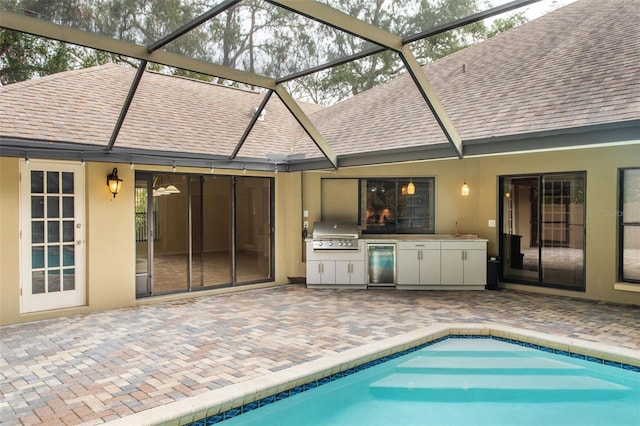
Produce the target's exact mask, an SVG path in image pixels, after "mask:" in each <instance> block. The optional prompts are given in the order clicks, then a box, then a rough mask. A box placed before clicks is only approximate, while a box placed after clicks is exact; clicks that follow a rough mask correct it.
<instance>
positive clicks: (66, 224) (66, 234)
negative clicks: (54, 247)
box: [62, 220, 73, 243]
mask: <svg viewBox="0 0 640 426" xmlns="http://www.w3.org/2000/svg"><path fill="white" fill-rule="evenodd" d="M62 241H63V242H65V243H67V242H70V241H73V221H72V220H65V221H63V222H62Z"/></svg>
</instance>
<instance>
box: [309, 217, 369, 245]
mask: <svg viewBox="0 0 640 426" xmlns="http://www.w3.org/2000/svg"><path fill="white" fill-rule="evenodd" d="M359 238H360V230H359V229H358V225H356V224H354V223H334V222H316V223H314V224H313V249H314V250H358V239H359Z"/></svg>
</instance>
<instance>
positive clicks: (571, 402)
mask: <svg viewBox="0 0 640 426" xmlns="http://www.w3.org/2000/svg"><path fill="white" fill-rule="evenodd" d="M451 337H461V336H451ZM465 337H467V338H444V339H437V340H435V341H432V342H429V343H427V344H425V345H422V346H418V347H417V348H414V349H411V350H408V351H404V352H401V353H400V354H394V355H391V356H388V357H385V358H382V359H381V360H376V361H372V362H370V363H367V364H364V365H361V366H358V367H355V368H352V369H348V370H346V371H345V372H344V373H340V374H337V375H333V376H329V377H325V378H322V379H320V380H315V381H312V382H310V383H307V384H305V385H302V386H297V387H295V388H293V389H292V390H289V391H286V392H280V393H278V394H276V395H269V396H267V397H265V398H262V399H260V400H257V401H253V402H251V403H248V404H245V405H243V406H242V407H236V408H232V409H231V410H227V411H225V412H223V413H219V414H216V415H213V416H209V417H208V418H206V419H202V420H199V421H196V422H193V423H192V425H194V426H195V425H209V424H215V423H218V422H221V421H224V423H223V424H224V425H225V426H234V425H236V426H237V425H361V424H362V425H390V424H393V425H413V424H420V425H424V424H429V425H451V426H455V425H514V424H516V425H540V424H545V425H605V424H606V425H640V369H638V368H637V367H632V366H623V365H620V364H616V363H608V362H607V363H605V362H604V361H603V360H601V359H589V357H586V356H581V355H577V354H569V353H568V352H566V353H564V352H563V351H556V352H559V354H558V353H552V352H553V350H551V349H547V348H544V347H543V348H541V349H536V348H534V347H533V346H535V345H528V344H514V343H511V342H509V341H506V340H505V339H501V338H489V337H488V336H474V337H482V338H468V337H469V336H465ZM536 347H537V346H536ZM569 355H571V356H569ZM594 361H596V362H594ZM607 364H611V365H607ZM621 367H626V368H621ZM356 373H357V374H356ZM338 376H339V377H338ZM338 379H339V380H338ZM241 413H242V414H241ZM239 414H241V415H239Z"/></svg>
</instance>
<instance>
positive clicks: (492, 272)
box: [485, 256, 500, 290]
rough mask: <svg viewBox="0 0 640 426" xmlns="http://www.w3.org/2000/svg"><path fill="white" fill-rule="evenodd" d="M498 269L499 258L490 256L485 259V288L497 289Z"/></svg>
mask: <svg viewBox="0 0 640 426" xmlns="http://www.w3.org/2000/svg"><path fill="white" fill-rule="evenodd" d="M499 269H500V258H499V257H496V256H491V257H489V258H488V259H487V285H486V286H485V288H486V289H487V290H497V289H498V271H499Z"/></svg>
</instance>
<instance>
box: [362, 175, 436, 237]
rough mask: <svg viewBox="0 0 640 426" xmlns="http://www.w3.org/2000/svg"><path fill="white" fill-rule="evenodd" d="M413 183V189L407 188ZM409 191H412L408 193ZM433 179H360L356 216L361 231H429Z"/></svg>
mask: <svg viewBox="0 0 640 426" xmlns="http://www.w3.org/2000/svg"><path fill="white" fill-rule="evenodd" d="M411 186H413V187H414V188H415V191H411V190H410V187H411ZM411 192H413V193H411ZM434 200H435V179H434V178H432V177H421V178H411V179H410V178H372V179H360V218H361V224H362V232H363V233H365V234H432V233H434V230H435V219H434V212H435V202H434Z"/></svg>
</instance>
